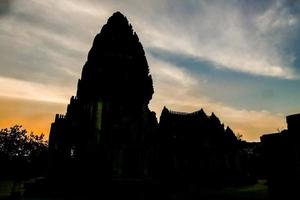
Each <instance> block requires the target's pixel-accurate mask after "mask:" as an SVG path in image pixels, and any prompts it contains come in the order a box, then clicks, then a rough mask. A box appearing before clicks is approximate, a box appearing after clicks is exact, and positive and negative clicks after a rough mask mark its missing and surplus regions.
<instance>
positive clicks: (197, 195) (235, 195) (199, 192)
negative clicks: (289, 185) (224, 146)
mask: <svg viewBox="0 0 300 200" xmlns="http://www.w3.org/2000/svg"><path fill="white" fill-rule="evenodd" d="M13 185H14V183H13V181H12V180H6V181H1V182H0V199H1V200H2V199H3V200H5V199H22V200H54V199H55V200H56V199H57V200H63V199H76V197H63V196H59V195H55V196H50V195H45V194H37V195H32V194H31V195H26V189H25V188H24V185H25V182H24V181H20V182H17V183H16V184H15V189H13ZM41 189H42V188H41ZM12 190H15V191H14V192H12ZM42 190H43V189H42ZM189 194H193V195H192V196H190V195H187V194H185V192H179V191H178V192H177V194H173V195H169V199H220V200H221V199H222V200H223V199H230V200H240V199H242V200H267V199H269V195H268V187H267V183H266V181H265V180H259V181H258V182H257V183H256V184H253V185H247V186H242V187H227V188H223V189H206V188H202V189H193V188H190V192H189ZM87 197H88V194H87V196H86V197H78V199H88V198H87ZM93 199H94V198H93Z"/></svg>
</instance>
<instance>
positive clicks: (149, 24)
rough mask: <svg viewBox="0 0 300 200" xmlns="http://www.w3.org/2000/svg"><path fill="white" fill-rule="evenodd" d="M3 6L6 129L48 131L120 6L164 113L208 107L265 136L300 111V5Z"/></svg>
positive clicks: (155, 106) (1, 123) (252, 135)
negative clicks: (95, 41) (95, 42)
mask: <svg viewBox="0 0 300 200" xmlns="http://www.w3.org/2000/svg"><path fill="white" fill-rule="evenodd" d="M54 2H55V3H54ZM145 4H146V5H145ZM0 8H1V9H0V20H1V21H2V23H1V25H0V33H1V35H0V41H1V42H0V45H1V54H0V56H1V61H2V62H1V67H0V70H1V76H0V102H1V103H0V113H1V115H0V128H6V127H10V126H12V125H14V124H21V125H23V127H24V128H26V129H27V130H28V131H29V132H30V131H33V132H35V133H37V134H39V133H42V132H43V133H44V134H45V135H46V136H47V137H48V135H49V130H50V125H51V123H52V122H53V121H54V118H55V114H56V113H60V114H65V112H66V106H67V104H68V102H69V99H70V98H71V96H73V95H75V94H76V86H77V81H78V79H79V78H80V74H81V70H82V67H83V65H84V63H85V61H86V59H87V55H88V51H89V49H90V48H91V46H92V42H93V39H94V37H95V36H96V34H97V33H99V32H100V30H101V28H102V26H103V25H104V24H105V23H106V21H107V19H108V18H109V17H110V16H111V15H112V14H113V13H114V12H116V11H120V12H121V13H123V14H124V15H125V16H126V17H127V19H128V21H129V23H130V24H131V25H132V27H133V30H134V31H135V32H136V33H137V35H138V36H139V39H140V42H141V43H142V45H143V47H144V50H145V53H146V58H147V61H148V64H149V67H150V74H151V75H152V78H153V84H154V95H153V98H152V100H151V101H150V106H149V107H150V110H153V111H155V112H156V117H157V119H158V120H159V116H160V113H161V110H162V109H163V106H166V107H167V108H169V109H171V110H174V111H179V112H194V111H197V110H200V109H201V108H203V109H204V111H205V112H206V113H207V114H208V115H210V114H211V113H212V112H214V113H215V114H216V115H217V116H218V117H219V119H220V120H221V122H222V123H224V124H225V126H229V127H230V128H231V129H232V130H233V131H234V133H235V134H242V135H243V139H244V140H247V141H259V137H260V136H261V135H263V134H267V133H273V132H278V130H283V129H285V128H286V122H285V117H286V116H287V115H291V114H296V113H299V112H300V105H299V103H298V102H300V101H299V100H300V93H299V92H298V88H299V87H298V86H299V84H300V79H299V78H300V72H299V63H300V60H299V58H300V48H299V47H297V44H298V43H299V41H298V40H300V39H299V37H298V36H299V34H300V21H299V19H300V17H299V16H300V15H299V13H300V12H297V11H299V9H300V3H297V2H292V1H288V3H283V2H281V1H254V3H253V2H251V3H250V2H249V1H246V0H245V1H238V2H236V1H227V2H226V3H225V2H221V1H201V2H195V1H192V0H191V1H185V2H179V1H172V2H171V1H169V0H164V1H151V2H148V1H145V2H144V1H143V2H141V1H129V2H117V1H88V2H82V1H78V0H62V1H59V2H57V1H52V0H50V1H47V2H39V1H37V0H29V1H22V0H14V1H4V3H0ZM64 8H67V9H64ZM53 10H55V11H56V12H55V13H53V12H51V11H53ZM174 13H175V14H174ZM87 19H88V20H87Z"/></svg>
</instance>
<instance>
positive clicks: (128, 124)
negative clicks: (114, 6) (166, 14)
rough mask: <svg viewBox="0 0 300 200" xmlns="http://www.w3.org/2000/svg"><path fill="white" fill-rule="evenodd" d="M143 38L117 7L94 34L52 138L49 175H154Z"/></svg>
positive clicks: (149, 81) (154, 122)
mask: <svg viewBox="0 0 300 200" xmlns="http://www.w3.org/2000/svg"><path fill="white" fill-rule="evenodd" d="M152 95H153V84H152V78H151V75H150V74H149V66H148V63H147V60H146V57H145V52H144V50H143V47H142V44H141V43H140V42H139V38H138V36H137V34H136V33H135V32H134V31H133V29H132V27H131V25H130V24H129V23H128V21H127V18H126V17H125V16H123V15H122V14H121V13H120V12H116V13H114V14H113V15H112V16H111V17H110V18H109V19H108V21H107V24H105V25H104V26H103V27H102V30H101V32H100V33H99V34H97V35H96V37H95V39H94V42H93V45H92V48H91V49H90V51H89V53H88V58H87V61H86V63H85V65H84V66H83V70H82V75H81V79H79V81H78V88H77V94H76V96H75V97H72V98H71V101H70V104H69V105H68V108H67V113H66V115H65V116H63V115H57V116H56V119H55V122H54V123H52V126H51V131H50V139H49V149H50V177H61V176H69V177H68V178H67V179H69V178H70V177H74V176H76V177H77V178H78V177H79V178H80V179H86V178H87V177H97V178H100V179H101V180H113V179H118V180H120V179H122V180H125V179H137V180H141V179H144V178H146V177H150V176H151V169H150V168H149V166H150V164H149V162H150V160H151V159H150V158H151V155H150V154H151V148H149V147H150V146H151V145H150V141H151V138H152V137H153V136H152V135H153V130H154V129H155V127H156V125H157V120H156V117H155V113H154V112H151V111H150V110H149V108H148V104H149V101H150V100H151V98H152Z"/></svg>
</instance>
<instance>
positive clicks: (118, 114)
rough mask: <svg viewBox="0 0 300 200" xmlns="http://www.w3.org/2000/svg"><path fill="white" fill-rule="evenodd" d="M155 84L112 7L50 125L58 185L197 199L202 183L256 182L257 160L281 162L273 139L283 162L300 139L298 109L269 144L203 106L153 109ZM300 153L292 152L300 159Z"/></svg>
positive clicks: (117, 194) (62, 189)
mask: <svg viewBox="0 0 300 200" xmlns="http://www.w3.org/2000/svg"><path fill="white" fill-rule="evenodd" d="M153 93H154V89H153V83H152V77H151V75H150V74H149V66H148V63H147V60H146V56H145V52H144V50H143V47H142V44H141V43H140V41H139V38H138V36H137V34H136V33H135V32H134V31H133V29H132V26H131V25H130V24H129V22H128V20H127V18H126V17H125V16H124V15H122V14H121V13H120V12H116V13H114V14H113V15H112V16H111V17H110V18H109V19H108V21H107V23H106V24H105V25H104V26H103V27H102V29H101V32H100V33H99V34H97V35H96V37H95V39H94V41H93V45H92V47H91V49H90V51H89V53H88V57H87V61H86V63H85V64H84V66H83V69H82V74H81V78H80V79H79V80H78V85H77V93H76V96H73V97H71V99H70V103H69V105H68V107H67V112H66V114H65V115H61V114H57V115H56V117H55V121H54V122H53V123H52V125H51V131H50V137H49V154H50V156H49V157H50V158H49V173H48V179H49V181H50V184H51V188H52V190H53V191H55V192H56V193H66V194H72V195H74V196H76V195H81V194H82V193H84V195H85V197H86V194H89V195H91V196H93V195H98V196H102V197H105V198H106V199H117V198H130V199H154V198H164V199H193V198H194V197H195V196H197V191H198V189H199V188H222V187H225V186H234V185H243V184H247V183H250V182H251V183H252V182H255V181H256V175H257V174H259V173H258V171H259V169H258V170H253V169H254V168H253V167H250V166H258V165H257V163H258V161H257V160H258V159H263V158H266V161H268V164H270V163H271V164H274V165H276V164H278V162H279V161H278V160H277V157H276V156H277V155H278V154H276V153H275V154H273V153H274V149H276V148H277V146H276V145H274V144H275V143H274V140H275V141H277V138H279V137H280V138H282V139H283V140H284V141H286V142H285V143H284V148H283V149H284V150H283V151H280V153H279V155H281V156H280V159H281V161H282V162H285V160H284V159H289V158H286V157H285V155H286V154H285V153H284V152H285V151H292V150H291V148H294V147H295V146H296V143H293V141H294V139H295V140H297V141H299V139H298V138H297V137H298V136H297V134H296V133H295V134H294V132H297V131H294V127H296V124H297V122H299V121H300V120H299V119H298V118H299V116H297V117H293V116H290V117H288V124H289V130H288V131H284V132H282V133H281V134H276V135H274V136H273V135H268V136H263V137H262V144H263V146H264V152H260V149H261V148H262V147H261V144H259V143H247V142H243V141H241V140H239V139H238V138H237V137H236V135H235V134H234V132H233V131H232V130H231V129H230V128H229V127H225V126H224V124H222V122H221V121H220V119H219V118H218V117H217V116H216V115H215V114H214V113H212V114H211V115H210V116H209V115H207V114H206V113H205V112H204V110H203V109H200V110H199V111H195V112H192V113H183V112H176V111H172V110H170V109H168V108H166V107H164V108H163V110H162V113H161V115H160V120H159V123H158V121H157V118H156V114H155V113H154V112H152V111H150V109H149V108H148V104H149V102H150V100H151V99H152V95H153ZM295 118H297V119H295ZM294 119H295V120H294ZM295 130H299V129H295ZM280 140H281V139H280ZM270 141H271V142H270ZM276 144H277V143H276ZM280 144H281V143H280ZM290 144H293V145H294V146H290ZM297 144H298V143H297ZM278 146H280V145H279V144H278ZM288 146H290V147H289V148H288V149H285V147H288ZM298 150H299V148H298ZM253 151H256V152H258V153H256V154H254V153H253ZM275 151H276V150H275ZM249 152H251V153H249ZM270 152H271V153H270ZM296 152H299V151H295V152H294V154H293V155H292V157H293V158H292V159H291V160H293V159H294V158H297V159H298V158H299V157H297V156H298V155H299V154H297V155H296ZM286 153H287V154H288V153H289V152H286ZM251 155H252V157H251ZM253 155H254V156H253ZM289 155H291V154H289ZM263 156H265V157H263ZM281 161H280V162H281ZM289 161H290V160H289ZM293 161H296V160H293ZM259 162H261V160H260V161H259ZM286 162H287V161H286ZM268 164H266V165H268ZM278 166H283V165H278ZM289 166H291V165H289ZM284 169H285V168H284ZM298 169H299V168H298ZM276 170H278V171H280V169H277V168H276ZM276 170H273V171H272V170H271V171H270V173H275V174H276V173H277V171H276ZM285 170H286V171H288V169H285ZM269 177H271V178H272V177H276V176H275V175H274V174H272V175H270V176H269ZM281 180H282V179H280V177H279V178H278V181H281ZM278 181H277V179H276V180H274V181H273V182H274V188H276V187H277V185H278ZM271 182H272V181H271ZM276 184H277V185H276ZM275 190H276V189H275Z"/></svg>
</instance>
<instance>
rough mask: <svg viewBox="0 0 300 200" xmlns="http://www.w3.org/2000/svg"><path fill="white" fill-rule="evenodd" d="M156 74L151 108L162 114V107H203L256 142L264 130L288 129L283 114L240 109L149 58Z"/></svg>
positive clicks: (180, 71)
mask: <svg viewBox="0 0 300 200" xmlns="http://www.w3.org/2000/svg"><path fill="white" fill-rule="evenodd" d="M148 60H149V64H150V65H151V73H152V74H153V79H154V84H155V86H156V87H155V93H154V98H153V99H152V101H151V103H150V108H151V109H153V110H154V111H155V112H156V113H157V117H159V116H160V113H161V110H162V108H163V106H167V107H168V108H170V109H172V110H175V111H183V112H193V111H196V110H200V109H201V108H203V109H204V110H205V111H206V113H207V114H210V113H212V112H214V113H216V114H217V116H219V117H220V120H221V121H222V122H223V123H225V125H227V126H230V127H231V128H232V129H233V130H234V131H235V133H240V134H243V135H244V139H246V140H248V141H257V140H259V137H260V136H261V135H262V134H264V133H270V132H276V131H277V129H283V128H285V126H286V125H285V120H284V115H283V114H281V113H272V112H269V111H266V110H259V111H256V110H247V109H237V108H234V107H232V106H228V105H225V104H223V103H222V102H218V101H216V100H214V99H211V98H210V97H208V96H205V95H203V92H202V88H199V87H201V84H199V83H201V82H202V80H199V79H198V78H197V77H196V76H194V75H193V74H191V73H190V72H189V71H186V70H184V69H182V68H179V67H178V66H175V65H172V64H170V63H167V62H165V61H159V60H153V59H152V58H151V57H149V58H148Z"/></svg>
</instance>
